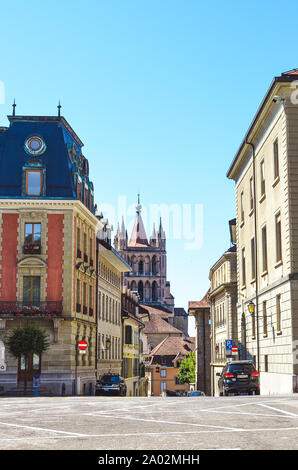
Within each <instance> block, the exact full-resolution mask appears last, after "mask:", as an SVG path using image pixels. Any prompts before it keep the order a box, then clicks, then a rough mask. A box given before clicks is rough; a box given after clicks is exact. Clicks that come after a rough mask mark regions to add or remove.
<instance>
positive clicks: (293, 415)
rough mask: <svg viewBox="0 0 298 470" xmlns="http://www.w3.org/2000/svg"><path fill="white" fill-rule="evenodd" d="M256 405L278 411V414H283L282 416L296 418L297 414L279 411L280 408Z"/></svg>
mask: <svg viewBox="0 0 298 470" xmlns="http://www.w3.org/2000/svg"><path fill="white" fill-rule="evenodd" d="M258 405H259V406H263V407H264V408H268V409H270V410H274V411H278V412H279V413H283V414H285V415H287V416H288V417H292V418H298V415H297V414H295V413H290V412H289V411H285V410H281V409H280V408H274V407H273V406H269V405H264V403H258ZM276 416H280V415H276Z"/></svg>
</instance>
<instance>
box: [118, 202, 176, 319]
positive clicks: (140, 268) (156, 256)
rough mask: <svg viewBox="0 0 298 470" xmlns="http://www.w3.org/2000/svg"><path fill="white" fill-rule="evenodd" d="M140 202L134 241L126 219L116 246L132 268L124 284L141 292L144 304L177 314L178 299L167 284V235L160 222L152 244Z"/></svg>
mask: <svg viewBox="0 0 298 470" xmlns="http://www.w3.org/2000/svg"><path fill="white" fill-rule="evenodd" d="M141 210H142V206H141V204H140V200H138V204H137V206H136V219H135V223H134V227H133V230H132V234H131V237H130V240H129V242H128V236H127V231H126V229H125V224H124V220H123V218H122V223H121V227H118V230H117V233H116V236H115V239H114V247H115V249H116V250H117V251H118V252H119V254H120V255H121V256H122V258H124V259H125V261H126V262H127V263H128V264H129V265H130V266H131V267H132V272H131V273H125V274H124V276H125V277H124V285H125V286H127V287H128V288H129V289H130V290H132V291H137V292H138V293H139V296H140V302H141V303H143V304H144V305H150V306H152V307H157V308H159V307H163V308H166V309H168V310H170V311H171V312H172V313H173V312H174V297H173V296H172V294H171V293H170V283H169V282H168V281H167V253H166V236H165V232H164V230H163V227H162V222H161V219H160V223H159V228H158V232H157V233H156V229H155V224H154V226H153V230H152V234H151V237H150V240H149V241H148V239H147V235H146V231H145V227H144V224H143V220H142V216H141Z"/></svg>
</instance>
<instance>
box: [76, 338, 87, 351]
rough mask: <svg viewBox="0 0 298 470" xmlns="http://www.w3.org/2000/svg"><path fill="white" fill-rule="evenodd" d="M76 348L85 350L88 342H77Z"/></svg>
mask: <svg viewBox="0 0 298 470" xmlns="http://www.w3.org/2000/svg"><path fill="white" fill-rule="evenodd" d="M78 348H79V349H80V351H85V350H86V349H87V348H88V343H87V342H86V341H84V340H82V341H79V342H78Z"/></svg>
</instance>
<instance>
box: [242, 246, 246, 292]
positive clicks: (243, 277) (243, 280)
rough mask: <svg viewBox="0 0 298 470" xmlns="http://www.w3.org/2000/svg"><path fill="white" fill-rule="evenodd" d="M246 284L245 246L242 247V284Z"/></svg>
mask: <svg viewBox="0 0 298 470" xmlns="http://www.w3.org/2000/svg"><path fill="white" fill-rule="evenodd" d="M245 284H246V270H245V248H242V286H245Z"/></svg>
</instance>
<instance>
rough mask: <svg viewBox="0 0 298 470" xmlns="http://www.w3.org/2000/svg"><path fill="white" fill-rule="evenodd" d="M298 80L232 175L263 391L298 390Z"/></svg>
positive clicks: (242, 308) (245, 144)
mask: <svg viewBox="0 0 298 470" xmlns="http://www.w3.org/2000/svg"><path fill="white" fill-rule="evenodd" d="M297 78H298V69H295V70H291V71H289V72H285V73H283V74H281V76H278V77H275V78H274V79H273V81H272V83H271V85H270V87H269V89H268V91H267V93H266V95H265V97H264V99H263V101H262V103H261V105H260V107H259V109H258V110H257V113H256V115H255V117H254V119H253V121H252V123H251V125H250V127H249V129H248V131H247V133H246V135H245V137H244V139H243V141H242V143H241V145H240V147H239V150H238V152H237V154H236V156H235V158H234V159H233V161H232V164H231V165H230V168H229V170H228V173H227V176H228V178H230V179H233V180H234V181H235V194H236V211H237V273H238V275H237V284H238V304H237V312H238V339H239V342H240V345H241V347H242V350H241V357H242V358H251V359H253V360H254V361H255V363H256V366H257V368H258V369H259V371H260V384H261V394H264V393H289V392H293V391H297V374H298V361H297V358H296V353H295V352H294V350H295V347H296V343H297V340H298V316H297V309H298V191H297V187H298V158H297V157H298V137H297V136H298V134H297V122H298V105H297V93H296V91H295V90H296V87H297V82H296V80H297ZM249 303H251V304H254V305H255V310H254V312H253V309H252V313H251V312H250V311H249V309H248V305H249Z"/></svg>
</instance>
